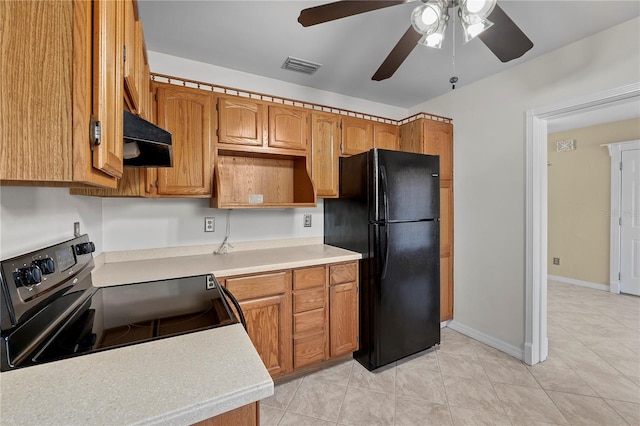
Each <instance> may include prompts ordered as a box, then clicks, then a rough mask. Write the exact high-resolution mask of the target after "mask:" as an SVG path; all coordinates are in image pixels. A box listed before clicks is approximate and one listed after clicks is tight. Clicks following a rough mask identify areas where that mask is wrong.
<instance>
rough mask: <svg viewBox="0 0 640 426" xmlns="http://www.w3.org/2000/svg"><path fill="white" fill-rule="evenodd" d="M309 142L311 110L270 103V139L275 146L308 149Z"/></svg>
mask: <svg viewBox="0 0 640 426" xmlns="http://www.w3.org/2000/svg"><path fill="white" fill-rule="evenodd" d="M308 144H309V111H307V110H305V109H302V108H295V107H287V106H280V105H269V141H268V145H269V146H270V147H274V148H288V149H298V150H303V151H304V150H306V149H307V148H308Z"/></svg>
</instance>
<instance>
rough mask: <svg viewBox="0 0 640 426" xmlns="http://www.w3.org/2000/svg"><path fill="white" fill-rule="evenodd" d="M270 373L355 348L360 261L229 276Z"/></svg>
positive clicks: (334, 355)
mask: <svg viewBox="0 0 640 426" xmlns="http://www.w3.org/2000/svg"><path fill="white" fill-rule="evenodd" d="M222 282H223V283H224V285H225V286H226V287H227V288H228V289H229V290H230V291H231V293H233V295H234V296H235V297H236V299H238V301H239V303H240V307H241V308H242V311H243V313H244V316H245V320H246V322H247V333H248V334H249V338H250V339H251V341H252V342H253V345H254V347H255V348H256V351H257V352H258V354H259V355H260V358H261V359H262V362H263V363H264V365H265V367H266V368H267V370H268V371H269V374H271V376H272V377H276V376H279V375H282V374H285V373H288V372H290V371H293V370H296V369H299V368H303V367H307V366H310V365H313V364H318V363H320V362H323V361H326V360H328V359H330V358H333V357H337V356H341V355H345V354H348V353H350V352H353V351H355V350H356V349H357V348H358V262H345V263H338V264H329V265H319V266H312V267H307V268H299V269H293V270H286V271H277V272H270V273H262V274H254V275H246V276H237V277H228V278H226V279H225V280H222Z"/></svg>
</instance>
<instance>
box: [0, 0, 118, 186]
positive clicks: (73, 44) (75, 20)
mask: <svg viewBox="0 0 640 426" xmlns="http://www.w3.org/2000/svg"><path fill="white" fill-rule="evenodd" d="M122 13H123V8H122V4H121V3H119V2H111V1H94V2H93V3H91V2H84V1H77V2H66V1H65V2H51V1H28V2H22V1H16V2H2V3H1V4H0V16H1V19H2V22H3V23H4V25H3V28H2V43H1V44H0V54H1V55H2V61H0V74H1V75H2V78H1V79H0V85H1V88H0V91H1V93H2V96H0V109H1V111H2V113H1V116H2V124H1V125H0V145H2V156H0V180H2V183H3V184H11V183H12V182H15V181H22V182H31V183H32V184H39V183H41V182H47V183H48V184H50V183H51V182H54V183H55V184H56V185H61V186H63V185H69V186H72V185H74V184H75V183H76V182H82V183H88V184H92V185H99V186H104V187H115V185H116V179H115V177H114V176H120V175H121V174H122V54H121V53H122V37H123V29H122V22H123V20H122ZM10 23H13V24H10ZM16 23H20V24H19V25H18V24H16ZM94 34H95V37H94V36H93V35H94ZM92 115H93V117H94V118H95V119H96V120H98V121H100V123H101V125H102V137H101V143H100V145H98V146H95V145H94V146H93V147H94V148H95V151H92V144H91V141H90V124H91V116H92Z"/></svg>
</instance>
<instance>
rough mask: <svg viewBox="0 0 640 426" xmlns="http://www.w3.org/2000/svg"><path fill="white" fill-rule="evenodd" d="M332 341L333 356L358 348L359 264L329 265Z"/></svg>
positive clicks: (331, 352)
mask: <svg viewBox="0 0 640 426" xmlns="http://www.w3.org/2000/svg"><path fill="white" fill-rule="evenodd" d="M329 275H330V282H329V283H330V286H329V341H330V343H331V344H330V351H329V354H330V356H331V357H336V356H340V355H344V354H347V353H350V352H353V351H355V350H356V349H358V264H357V263H355V262H352V263H346V264H342V265H336V266H331V267H330V268H329Z"/></svg>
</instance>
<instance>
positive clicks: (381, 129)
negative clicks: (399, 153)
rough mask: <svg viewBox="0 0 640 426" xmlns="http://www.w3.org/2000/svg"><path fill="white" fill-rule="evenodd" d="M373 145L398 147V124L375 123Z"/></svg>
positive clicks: (390, 147)
mask: <svg viewBox="0 0 640 426" xmlns="http://www.w3.org/2000/svg"><path fill="white" fill-rule="evenodd" d="M373 147H374V148H380V149H392V150H397V149H398V126H396V125H394V124H388V123H377V122H376V123H373Z"/></svg>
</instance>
